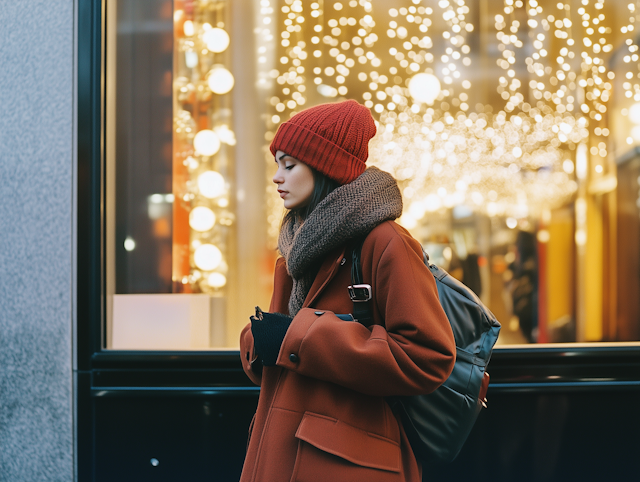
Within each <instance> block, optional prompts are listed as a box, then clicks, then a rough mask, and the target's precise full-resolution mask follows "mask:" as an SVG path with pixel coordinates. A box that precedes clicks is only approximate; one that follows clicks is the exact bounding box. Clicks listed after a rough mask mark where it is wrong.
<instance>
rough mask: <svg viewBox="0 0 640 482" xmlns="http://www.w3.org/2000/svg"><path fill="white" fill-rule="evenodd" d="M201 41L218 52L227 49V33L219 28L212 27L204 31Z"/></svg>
mask: <svg viewBox="0 0 640 482" xmlns="http://www.w3.org/2000/svg"><path fill="white" fill-rule="evenodd" d="M202 41H203V42H204V43H206V44H207V48H208V49H209V50H211V51H212V52H215V53H217V54H219V53H220V52H224V51H225V50H227V47H228V46H229V34H228V33H227V32H225V31H224V30H222V29H221V28H212V29H211V30H208V31H206V32H205V33H204V35H203V36H202Z"/></svg>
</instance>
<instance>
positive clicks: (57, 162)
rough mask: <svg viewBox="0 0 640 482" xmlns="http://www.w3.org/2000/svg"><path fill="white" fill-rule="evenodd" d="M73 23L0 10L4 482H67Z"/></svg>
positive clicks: (47, 12)
mask: <svg viewBox="0 0 640 482" xmlns="http://www.w3.org/2000/svg"><path fill="white" fill-rule="evenodd" d="M73 15H74V4H73V1H72V0H46V1H45V0H39V1H37V0H30V1H21V2H2V6H1V7H0V481H11V482H18V481H25V482H27V481H39V482H40V481H68V480H73V399H72V395H73V391H72V372H71V370H72V301H73V298H72V275H73V270H72V261H73V247H72V217H73V216H72V213H73V195H72V192H73V183H72V179H73V151H74V142H73V133H74V128H73V109H74V96H73V55H74V46H73V26H74V21H73Z"/></svg>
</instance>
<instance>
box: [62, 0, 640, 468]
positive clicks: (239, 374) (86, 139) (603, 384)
mask: <svg viewBox="0 0 640 482" xmlns="http://www.w3.org/2000/svg"><path fill="white" fill-rule="evenodd" d="M77 5H78V32H77V40H78V42H77V45H78V51H77V120H78V122H77V125H78V127H77V129H78V130H77V159H78V166H77V172H78V177H77V183H78V184H77V196H78V197H77V205H78V209H77V273H76V276H77V298H76V299H77V326H76V329H77V345H76V352H75V353H76V363H77V377H78V378H77V380H78V382H77V383H78V384H77V387H78V392H77V393H78V395H77V396H78V397H79V402H78V420H79V429H78V430H79V431H78V433H79V437H80V438H84V437H91V434H90V431H87V430H89V429H86V425H83V423H84V422H83V420H88V419H87V417H90V416H91V409H90V402H89V399H88V398H86V397H95V396H109V395H117V394H118V393H124V392H132V391H136V390H138V391H140V390H142V391H146V392H147V393H150V394H151V393H155V392H159V393H160V392H162V393H166V392H175V393H181V394H184V395H191V396H198V395H203V394H204V395H207V394H208V395H211V394H220V395H224V394H239V393H246V394H249V395H251V396H254V395H255V394H256V393H257V390H258V387H254V386H253V385H252V384H251V382H250V381H249V380H248V378H247V377H246V375H245V374H244V373H243V371H242V368H241V364H240V353H239V351H237V350H235V351H216V350H211V351H189V352H186V351H119V350H107V349H106V348H105V346H104V340H105V339H106V336H105V335H106V334H105V329H106V323H105V258H104V246H105V202H104V193H105V177H106V176H105V162H104V160H105V156H104V153H105V142H104V137H105V136H104V125H105V123H104V115H105V108H104V91H105V78H106V77H105V68H106V66H105V55H104V49H105V44H104V39H103V32H104V31H105V8H106V0H79V1H78V4H77ZM488 371H489V373H490V375H491V385H490V394H491V392H498V391H501V392H503V391H509V392H511V391H544V392H547V391H556V390H562V391H567V390H570V391H573V390H584V389H590V390H593V389H595V390H625V389H638V387H640V343H624V342H620V343H619V344H618V343H610V344H602V343H594V344H593V345H589V344H558V345H552V344H548V345H543V346H526V347H523V346H517V347H515V346H504V347H497V348H496V349H495V350H494V352H493V356H492V359H491V363H490V366H489V370H488ZM187 374H189V375H187ZM80 399H82V400H84V402H83V401H82V400H80ZM87 403H89V404H88V405H87ZM83 427H85V428H83ZM85 440H86V439H85ZM79 450H80V456H79V461H80V462H79V471H80V472H82V471H83V470H90V465H87V464H90V462H89V461H90V457H91V455H90V453H89V452H90V450H91V449H90V448H86V449H83V448H82V446H81V444H79ZM83 450H86V451H87V453H86V454H85V455H82V453H83ZM87 457H88V458H87ZM83 461H85V462H83Z"/></svg>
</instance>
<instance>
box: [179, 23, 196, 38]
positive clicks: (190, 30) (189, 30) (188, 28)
mask: <svg viewBox="0 0 640 482" xmlns="http://www.w3.org/2000/svg"><path fill="white" fill-rule="evenodd" d="M182 29H183V31H184V34H185V35H186V36H187V37H193V34H194V33H195V31H196V29H195V27H194V25H193V22H192V21H191V20H187V21H185V22H184V24H183V26H182Z"/></svg>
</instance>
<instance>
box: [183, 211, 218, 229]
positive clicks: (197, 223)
mask: <svg viewBox="0 0 640 482" xmlns="http://www.w3.org/2000/svg"><path fill="white" fill-rule="evenodd" d="M215 223H216V215H215V213H214V212H213V211H212V210H211V209H209V208H208V207H205V206H198V207H196V208H193V209H192V210H191V212H190V213H189V226H191V227H192V228H193V229H195V230H196V231H200V232H205V231H209V230H210V229H211V228H212V227H213V225H214V224H215Z"/></svg>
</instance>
